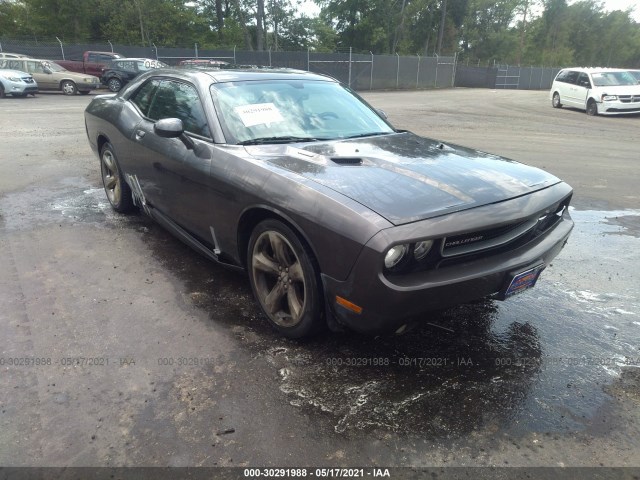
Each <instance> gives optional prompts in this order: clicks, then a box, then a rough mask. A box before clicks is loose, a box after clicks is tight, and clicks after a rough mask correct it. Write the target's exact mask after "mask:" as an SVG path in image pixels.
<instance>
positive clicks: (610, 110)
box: [598, 97, 640, 115]
mask: <svg viewBox="0 0 640 480" xmlns="http://www.w3.org/2000/svg"><path fill="white" fill-rule="evenodd" d="M635 98H639V97H635ZM635 98H634V100H635ZM598 113H599V114H602V115H624V114H629V113H640V98H639V100H638V101H628V102H623V101H621V100H612V101H605V102H601V103H599V104H598Z"/></svg>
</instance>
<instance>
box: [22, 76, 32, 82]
mask: <svg viewBox="0 0 640 480" xmlns="http://www.w3.org/2000/svg"><path fill="white" fill-rule="evenodd" d="M22 81H23V82H24V83H33V78H31V77H22Z"/></svg>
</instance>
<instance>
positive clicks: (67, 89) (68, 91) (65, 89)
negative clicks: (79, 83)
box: [60, 80, 78, 95]
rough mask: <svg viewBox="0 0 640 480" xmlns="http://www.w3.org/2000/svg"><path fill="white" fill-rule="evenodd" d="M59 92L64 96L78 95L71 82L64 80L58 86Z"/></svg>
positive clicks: (76, 88)
mask: <svg viewBox="0 0 640 480" xmlns="http://www.w3.org/2000/svg"><path fill="white" fill-rule="evenodd" d="M60 90H62V93H64V94H65V95H75V94H76V93H78V87H76V84H75V83H73V82H72V81H71V80H65V81H64V82H62V83H61V84H60Z"/></svg>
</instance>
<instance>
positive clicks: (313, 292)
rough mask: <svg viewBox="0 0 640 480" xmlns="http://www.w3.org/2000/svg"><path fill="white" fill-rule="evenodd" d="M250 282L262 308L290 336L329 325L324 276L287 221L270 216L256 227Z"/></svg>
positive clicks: (250, 254)
mask: <svg viewBox="0 0 640 480" xmlns="http://www.w3.org/2000/svg"><path fill="white" fill-rule="evenodd" d="M247 270H248V271H249V281H250V283H251V289H252V290H253V294H254V296H255V298H256V299H257V300H258V304H259V305H260V308H261V309H262V311H263V312H264V314H265V315H266V317H267V318H268V319H269V321H270V322H271V324H272V325H273V326H274V327H275V328H276V330H278V331H279V332H280V333H281V334H282V335H284V336H285V337H288V338H303V337H308V336H311V335H313V334H315V333H317V332H318V331H320V330H322V329H323V328H324V327H325V326H326V322H325V320H324V318H323V301H322V294H321V289H320V277H319V274H318V269H317V267H316V266H315V262H314V260H313V257H312V255H311V254H310V252H309V250H308V248H307V247H306V246H305V245H304V244H303V243H302V242H301V241H300V239H299V238H298V236H297V235H296V234H295V233H294V232H293V231H292V230H291V228H289V227H288V226H287V225H285V224H284V223H282V222H280V221H278V220H274V219H267V220H263V221H262V222H260V223H259V224H258V225H256V227H255V228H254V229H253V232H252V233H251V239H250V240H249V248H248V251H247Z"/></svg>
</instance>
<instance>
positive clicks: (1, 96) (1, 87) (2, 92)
mask: <svg viewBox="0 0 640 480" xmlns="http://www.w3.org/2000/svg"><path fill="white" fill-rule="evenodd" d="M0 98H4V87H3V86H2V84H0Z"/></svg>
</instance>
